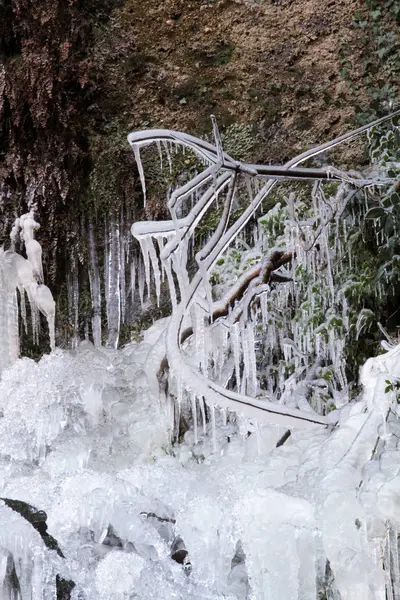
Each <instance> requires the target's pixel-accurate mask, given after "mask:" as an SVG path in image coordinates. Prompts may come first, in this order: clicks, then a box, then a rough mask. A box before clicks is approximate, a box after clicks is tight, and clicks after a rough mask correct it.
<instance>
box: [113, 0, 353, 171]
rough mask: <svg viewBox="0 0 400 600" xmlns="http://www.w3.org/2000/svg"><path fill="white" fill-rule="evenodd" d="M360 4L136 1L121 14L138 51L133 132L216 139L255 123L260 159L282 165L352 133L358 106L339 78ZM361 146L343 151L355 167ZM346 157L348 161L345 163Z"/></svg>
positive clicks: (131, 102) (329, 0)
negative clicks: (214, 125)
mask: <svg viewBox="0 0 400 600" xmlns="http://www.w3.org/2000/svg"><path fill="white" fill-rule="evenodd" d="M363 7H364V2H363V1H362V0H298V1H296V0H283V1H280V2H279V1H278V2H246V1H242V0H236V1H233V0H218V1H216V2H202V1H201V0H196V1H192V2H190V1H189V2H188V1H187V0H164V1H162V2H160V1H159V0H157V1H156V0H140V8H139V6H138V2H135V1H134V0H132V1H131V2H129V1H128V2H126V3H125V4H124V6H123V8H121V9H119V10H118V13H117V14H116V23H117V24H118V25H117V26H118V28H120V30H121V31H123V35H124V38H125V39H126V38H127V37H128V38H129V39H130V40H131V41H132V42H133V43H134V52H133V53H131V54H130V57H129V61H127V67H126V68H127V79H130V78H131V77H132V86H131V88H130V91H129V94H128V95H129V97H130V98H129V99H128V101H127V103H126V107H125V109H126V111H127V114H128V113H129V111H130V110H133V107H134V112H135V115H136V121H135V122H134V123H133V126H134V127H135V128H139V127H141V126H143V127H163V128H172V129H180V130H185V131H189V132H191V133H195V134H197V135H204V134H207V133H210V130H211V124H210V118H209V115H210V113H214V114H215V115H216V116H217V119H218V123H219V125H220V127H221V128H222V129H223V128H225V127H227V126H229V125H230V124H232V123H250V124H252V125H254V135H255V137H256V138H257V140H258V144H257V151H256V156H255V157H254V158H256V159H257V160H262V161H267V162H268V161H275V162H283V161H285V160H287V159H288V158H290V157H291V156H292V155H293V154H295V153H297V152H300V151H303V150H304V149H306V148H308V147H310V146H312V145H314V144H317V143H321V142H322V141H325V140H327V139H329V138H333V137H335V136H336V135H338V134H339V133H343V132H344V131H346V130H348V129H351V128H352V126H353V125H354V122H353V123H352V116H353V114H354V108H353V107H352V106H351V104H350V103H349V100H348V98H347V95H348V89H347V87H346V83H345V82H344V81H343V79H342V77H341V75H340V72H339V71H340V59H341V50H342V48H343V46H344V45H347V47H348V48H350V49H351V47H352V41H353V40H354V36H355V35H356V33H355V30H354V29H353V28H351V22H352V19H353V17H354V14H355V12H356V11H357V10H362V9H363ZM360 148H361V145H360V143H359V142H356V143H353V145H352V146H351V147H350V148H348V149H347V150H346V151H345V162H347V161H348V160H352V161H353V160H357V158H358V157H359V155H360V153H361V150H360ZM343 156H344V155H342V158H343Z"/></svg>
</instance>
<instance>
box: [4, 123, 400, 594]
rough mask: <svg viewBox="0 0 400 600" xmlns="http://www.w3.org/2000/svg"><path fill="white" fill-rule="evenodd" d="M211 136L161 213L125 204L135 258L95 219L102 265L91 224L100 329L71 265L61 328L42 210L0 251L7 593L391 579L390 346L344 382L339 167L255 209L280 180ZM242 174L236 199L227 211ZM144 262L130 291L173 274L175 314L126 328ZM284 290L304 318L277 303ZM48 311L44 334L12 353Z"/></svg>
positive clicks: (394, 520) (145, 290) (159, 284)
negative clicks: (38, 349) (150, 218)
mask: <svg viewBox="0 0 400 600" xmlns="http://www.w3.org/2000/svg"><path fill="white" fill-rule="evenodd" d="M157 132H158V133H157V136H158V137H157V139H156V142H157V145H158V150H159V153H160V156H161V157H163V155H164V157H165V155H167V156H166V158H167V160H166V161H164V162H165V163H166V164H168V163H171V161H172V160H173V156H174V154H173V147H172V146H171V135H170V136H169V138H168V139H163V137H162V136H163V135H164V134H165V132H163V130H157ZM169 133H170V134H171V132H169ZM172 133H173V132H172ZM172 138H173V139H172V141H173V142H174V143H175V142H176V140H177V139H178V143H179V142H180V141H182V140H181V139H180V138H179V137H178V138H176V136H175V137H174V136H172ZM216 138H217V140H216V141H217V142H218V143H217V144H216V147H213V146H212V145H211V144H207V143H202V144H200V155H201V160H202V161H203V162H205V163H207V168H206V169H205V171H203V173H198V174H196V175H195V177H194V178H193V179H192V180H191V182H188V183H183V184H182V185H180V187H178V188H177V189H176V190H175V191H173V192H172V194H171V196H170V198H169V201H168V205H169V209H170V212H171V219H170V220H169V221H164V222H158V223H153V224H149V223H139V224H138V223H136V224H134V225H133V227H132V233H133V235H134V237H135V238H136V239H137V240H138V242H139V244H140V247H141V251H142V253H143V257H142V262H140V263H139V266H138V268H137V273H136V271H135V266H136V265H137V264H138V263H135V265H134V267H133V268H132V269H131V265H130V264H127V263H128V261H127V258H126V257H127V256H128V255H129V253H128V251H127V245H126V244H127V241H126V240H125V239H124V237H123V235H121V231H122V225H121V223H122V220H123V217H122V216H118V218H117V217H116V216H114V217H113V218H112V219H110V222H109V223H108V225H106V227H105V229H106V235H105V243H104V246H103V248H102V250H103V251H104V255H105V258H104V262H103V269H102V264H101V260H99V254H98V251H97V246H96V235H95V234H94V231H93V229H92V226H91V224H89V228H88V231H89V252H88V258H89V264H88V271H89V279H90V296H91V299H92V308H93V312H92V314H91V319H92V320H91V322H92V331H91V333H92V337H93V341H94V344H92V343H91V342H90V341H89V340H88V339H86V340H84V341H79V339H78V338H79V336H78V334H79V331H78V329H79V315H78V308H79V302H78V300H79V285H78V284H79V281H78V274H77V273H71V274H70V279H69V289H68V298H69V311H70V313H71V316H72V319H73V320H74V322H75V329H74V343H73V346H74V347H73V348H70V349H68V350H66V349H61V348H55V342H54V340H55V333H54V316H55V315H54V313H55V308H54V307H55V305H54V301H53V299H52V296H51V293H50V291H49V289H48V288H47V287H46V286H45V285H44V283H43V267H42V256H41V248H40V244H39V243H38V241H37V240H36V239H35V232H36V230H37V228H38V223H37V221H36V217H35V214H34V213H33V211H32V212H30V213H28V214H26V215H23V216H22V217H20V218H19V219H17V220H16V221H15V223H14V226H13V228H12V232H11V247H10V249H7V250H4V249H1V251H0V336H1V339H2V344H1V348H0V370H1V376H0V523H1V530H2V534H1V535H0V598H1V599H2V600H3V599H4V600H60V599H61V598H62V600H128V599H129V600H134V599H135V600H153V599H154V600H170V599H171V598H176V599H178V600H223V599H224V600H277V599H279V600H322V599H324V600H400V565H399V549H398V538H399V533H398V532H399V528H400V502H399V499H400V446H399V444H400V441H399V440H400V421H399V418H400V410H399V406H398V385H397V384H398V381H399V379H400V346H399V345H396V346H393V347H391V346H386V352H385V353H384V354H381V355H379V356H378V357H376V358H371V359H369V360H368V361H367V362H366V363H365V365H364V366H363V368H362V370H361V375H360V384H361V387H362V390H361V392H360V393H359V394H358V395H356V396H354V397H352V398H351V397H350V395H349V388H348V382H347V378H346V369H345V364H344V358H343V356H344V348H345V344H346V339H347V338H346V329H348V326H349V306H348V304H347V303H346V295H345V292H344V290H343V289H342V287H341V286H340V284H338V283H337V282H338V281H339V282H340V280H341V276H342V271H341V265H342V263H343V256H344V244H343V239H344V236H345V235H346V226H350V224H351V219H352V218H354V215H352V213H351V211H348V213H349V214H347V213H346V210H347V207H348V206H349V202H350V201H351V197H352V196H351V194H350V192H349V187H348V184H349V181H348V180H347V179H348V178H347V179H346V177H345V175H341V176H340V177H339V176H338V178H337V189H336V191H335V193H334V194H332V195H330V194H328V193H326V194H325V192H324V189H323V187H322V186H319V185H315V186H314V188H313V189H312V192H311V202H309V203H308V204H307V205H305V203H301V202H299V201H297V199H296V198H295V196H294V195H289V197H288V198H287V201H286V203H285V205H283V204H279V203H276V204H275V206H274V207H273V208H272V209H271V210H269V211H267V212H266V213H265V214H264V215H261V216H260V212H261V211H259V213H257V216H255V211H256V209H257V208H259V207H260V208H261V203H262V200H263V199H264V198H265V197H266V195H267V194H268V193H269V192H270V190H272V188H273V186H274V184H275V182H276V179H268V180H267V181H266V182H265V181H262V182H258V183H257V182H252V181H251V182H249V181H248V177H249V176H250V177H252V176H253V175H254V170H255V167H256V166H255V165H247V166H246V165H245V166H243V165H239V164H237V163H233V162H231V161H232V159H231V158H230V157H229V156H227V155H225V154H224V153H223V151H222V146H221V144H220V140H219V139H218V132H217V131H216ZM174 140H175V141H174ZM130 141H131V143H132V144H133V145H134V144H135V143H136V142H135V138H132V137H131V138H130ZM136 141H138V140H136ZM185 142H187V143H188V144H189V147H190V148H191V149H192V150H193V148H196V144H197V141H196V138H193V137H192V136H186V137H185ZM138 143H139V146H141V145H145V144H147V143H149V138H148V137H144V138H143V139H139V142H138ZM134 150H135V155H136V156H137V158H138V160H140V152H139V148H138V147H135V148H134ZM312 152H314V153H316V150H315V149H313V151H312ZM306 154H307V156H309V154H310V153H306ZM303 158H304V156H303ZM302 160H303V159H302V158H299V157H298V158H297V159H296V160H294V161H291V162H290V163H289V166H286V167H287V168H291V167H292V166H293V167H296V168H297V165H298V164H300V162H301V161H302ZM225 167H226V168H225ZM286 167H285V168H286ZM240 169H242V171H240ZM280 172H281V171H278V175H277V174H276V173H275V175H274V177H278V176H280V175H279V173H280ZM139 173H140V178H141V180H142V183H144V170H143V168H142V167H140V168H139ZM296 173H297V175H298V176H299V177H303V176H304V173H305V171H302V170H301V169H300V168H299V169H298V170H297V171H296ZM239 193H240V194H243V197H246V199H247V200H248V205H247V206H248V208H245V209H244V211H242V212H241V214H240V216H239V217H238V219H236V220H235V221H234V222H233V223H232V219H231V218H230V217H231V211H232V207H233V206H234V203H235V201H236V199H237V195H238V194H239ZM246 193H247V194H249V197H247V196H245V194H246ZM218 203H219V204H218ZM217 204H218V206H219V207H220V212H219V213H218V222H217V226H216V230H215V232H211V233H210V234H209V235H208V237H207V239H206V240H205V243H204V244H203V245H202V246H200V247H198V245H196V244H195V243H194V242H195V240H194V237H195V229H196V226H197V225H198V223H199V221H200V219H201V218H202V216H203V215H204V214H205V213H206V211H207V210H209V209H210V208H212V207H213V206H215V205H217ZM340 220H341V221H340ZM339 221H340V222H342V221H344V222H345V223H347V225H346V226H345V227H344V228H343V229H342V230H340V227H339V225H340V223H339ZM353 225H354V222H353ZM316 236H318V247H314V242H315V237H316ZM332 240H334V242H332ZM194 248H196V251H195V252H194V251H193V249H194ZM23 250H25V252H26V256H27V258H24V257H23V256H22V254H21V252H22V251H23ZM190 261H192V262H191V269H189V268H188V266H187V265H188V264H189V263H190ZM193 265H194V267H193ZM193 272H194V275H193ZM127 273H129V275H130V278H131V282H132V287H131V288H129V291H128V286H126V281H125V279H126V275H127ZM102 277H104V286H103V285H102V284H103V280H102ZM136 282H137V286H138V289H139V297H140V299H141V302H142V304H143V305H144V304H145V303H146V302H151V301H152V298H154V303H155V304H156V303H157V302H160V299H161V298H162V296H163V295H164V296H165V295H168V297H169V299H170V300H171V304H172V315H171V316H169V317H166V318H164V319H159V320H157V321H156V322H155V323H154V324H153V325H152V326H151V327H149V328H148V329H147V330H146V331H145V332H144V333H143V339H141V340H140V341H131V342H130V343H128V344H126V345H125V346H124V347H123V348H120V349H118V340H119V336H120V327H121V323H122V322H123V319H124V318H125V316H126V298H127V295H128V294H131V295H133V293H134V292H135V285H136ZM102 289H104V290H105V294H104V298H103V300H104V307H105V316H106V317H107V321H108V326H109V327H108V336H105V337H104V339H105V340H106V345H102V333H103V332H102V329H103V331H104V330H105V328H104V324H102V322H101V306H102V297H101V290H102ZM25 296H27V297H28V302H29V307H30V314H29V311H28V314H27V310H26V306H25ZM148 297H149V298H150V300H147V298H148ZM295 302H296V303H297V304H298V306H299V310H298V313H297V314H298V315H300V318H295V317H293V316H292V315H290V313H289V311H286V312H285V311H284V310H282V306H283V307H285V308H286V307H287V306H289V305H290V304H291V303H292V304H293V303H295ZM39 312H41V313H42V314H43V315H44V316H45V317H46V319H47V322H48V327H49V334H50V340H51V349H52V352H51V353H50V354H49V355H46V356H43V358H41V360H39V361H37V362H35V361H33V360H31V359H28V358H19V359H18V355H19V336H18V331H19V327H22V326H24V327H27V326H28V323H29V324H31V327H32V335H33V337H34V339H37V335H38V327H39V324H40V320H39ZM315 315H320V321H319V322H316V319H315Z"/></svg>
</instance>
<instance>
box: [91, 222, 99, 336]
mask: <svg viewBox="0 0 400 600" xmlns="http://www.w3.org/2000/svg"><path fill="white" fill-rule="evenodd" d="M89 256H90V265H89V283H90V293H91V297H92V334H93V343H94V345H95V346H101V285H100V271H99V259H98V254H97V246H96V240H95V237H94V232H93V224H92V223H91V222H89Z"/></svg>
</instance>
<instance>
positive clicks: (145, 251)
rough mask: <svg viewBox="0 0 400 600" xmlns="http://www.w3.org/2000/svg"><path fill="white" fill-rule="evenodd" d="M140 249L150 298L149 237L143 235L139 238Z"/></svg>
mask: <svg viewBox="0 0 400 600" xmlns="http://www.w3.org/2000/svg"><path fill="white" fill-rule="evenodd" d="M139 243H140V250H141V252H142V258H143V264H144V274H145V279H146V287H147V297H148V298H150V257H149V245H150V243H151V240H150V239H149V237H147V236H146V237H142V238H140V239H139Z"/></svg>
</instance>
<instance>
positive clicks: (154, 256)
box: [147, 238, 161, 306]
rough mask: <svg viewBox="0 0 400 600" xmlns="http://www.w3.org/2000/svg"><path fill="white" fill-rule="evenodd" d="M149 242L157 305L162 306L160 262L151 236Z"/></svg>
mask: <svg viewBox="0 0 400 600" xmlns="http://www.w3.org/2000/svg"><path fill="white" fill-rule="evenodd" d="M147 243H148V246H147V249H148V252H149V255H150V261H151V265H152V267H153V274H154V283H155V287H156V296H157V306H160V294H161V273H160V267H159V262H158V258H157V254H156V251H155V248H154V244H153V240H152V239H151V238H149V239H148V241H147Z"/></svg>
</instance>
